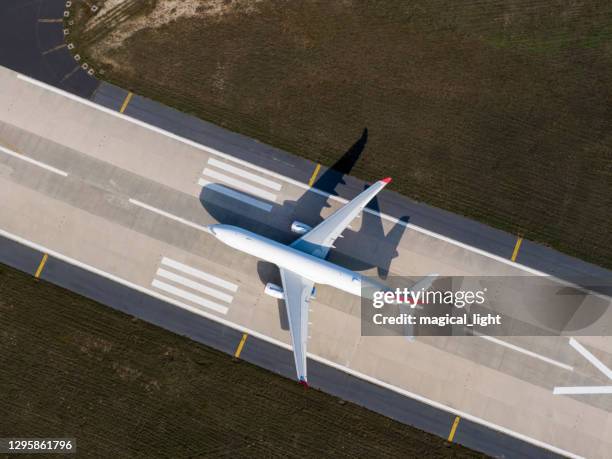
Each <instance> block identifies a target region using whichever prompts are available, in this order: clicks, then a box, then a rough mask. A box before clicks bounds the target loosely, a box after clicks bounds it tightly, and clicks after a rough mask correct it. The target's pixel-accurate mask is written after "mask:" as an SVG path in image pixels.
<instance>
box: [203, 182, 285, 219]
mask: <svg viewBox="0 0 612 459" xmlns="http://www.w3.org/2000/svg"><path fill="white" fill-rule="evenodd" d="M198 185H200V186H201V187H202V188H206V189H207V190H212V191H215V192H217V193H221V194H224V195H226V196H228V197H230V198H233V199H236V200H238V201H241V202H243V203H245V204H248V205H250V206H253V207H257V208H258V209H261V210H264V211H266V212H270V211H271V210H272V207H273V206H272V204H268V203H266V202H263V201H260V200H259V199H255V198H253V197H251V196H249V195H246V194H244V193H241V192H239V191H236V190H232V189H231V188H228V187H226V186H223V185H221V184H220V183H214V182H209V181H208V180H204V179H199V180H198Z"/></svg>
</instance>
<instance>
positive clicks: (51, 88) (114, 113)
mask: <svg viewBox="0 0 612 459" xmlns="http://www.w3.org/2000/svg"><path fill="white" fill-rule="evenodd" d="M15 74H16V76H17V79H19V80H22V81H25V82H26V83H29V84H32V85H34V86H38V87H40V88H43V89H46V90H47V91H50V92H53V93H55V94H58V95H61V96H63V97H66V98H68V99H71V100H73V101H75V102H78V103H80V104H83V105H87V106H88V107H91V108H94V109H96V110H98V111H101V112H104V113H106V114H108V115H111V116H114V117H117V118H120V119H122V120H124V121H128V122H130V123H133V124H135V125H137V126H140V127H143V128H145V129H148V130H150V131H152V132H156V133H158V134H161V135H164V136H166V137H168V138H170V139H173V140H176V141H178V142H181V143H184V144H186V145H189V146H191V147H193V148H196V149H198V150H201V151H204V152H207V153H209V154H211V155H215V156H218V157H220V158H224V159H226V160H228V161H232V162H234V163H236V164H240V165H242V166H244V167H248V168H250V169H252V170H256V171H258V172H261V173H263V174H267V175H269V176H271V177H274V178H277V179H279V180H282V181H284V182H287V183H291V184H292V185H295V186H297V187H299V188H302V189H304V190H307V191H311V192H313V193H317V194H319V195H321V196H325V197H327V198H329V199H333V200H335V201H338V202H340V203H342V204H346V203H347V202H348V200H347V199H344V198H341V197H340V196H335V195H331V194H329V193H326V192H324V191H321V190H318V189H316V188H312V187H310V186H309V185H308V184H306V183H302V182H299V181H297V180H294V179H292V178H290V177H286V176H284V175H282V174H279V173H278V172H274V171H271V170H269V169H266V168H264V167H261V166H257V165H255V164H251V163H250V162H248V161H245V160H243V159H239V158H235V157H233V156H231V155H229V154H228V153H223V152H222V151H219V150H216V149H214V148H212V147H208V146H205V145H202V144H200V143H198V142H195V141H193V140H190V139H187V138H185V137H181V136H179V135H177V134H174V133H173V132H170V131H167V130H165V129H162V128H160V127H157V126H154V125H152V124H149V123H146V122H144V121H141V120H139V119H136V118H132V117H131V116H129V115H126V114H124V113H120V112H117V111H115V110H111V109H109V108H107V107H103V106H102V105H99V104H97V103H95V102H92V101H90V100H88V99H84V98H83V97H80V96H77V95H75V94H71V93H69V92H67V91H64V90H63V89H59V88H56V87H55V86H51V85H49V84H47V83H43V82H42V81H38V80H35V79H34V78H30V77H28V76H26V75H22V74H20V73H17V72H15ZM213 185H215V184H213ZM223 188H225V187H223ZM225 190H227V191H225V194H227V195H230V196H231V195H232V194H231V193H230V192H231V191H233V190H229V189H227V188H225ZM217 191H220V192H222V193H223V192H224V191H221V190H217ZM234 197H236V196H234ZM237 199H239V198H237ZM255 201H257V200H255ZM251 204H252V205H256V204H254V203H251ZM260 206H261V204H260ZM260 206H257V207H260ZM260 208H262V209H264V210H266V211H267V212H269V211H270V210H271V209H272V206H271V205H267V208H264V207H260ZM364 212H368V213H370V214H372V215H376V216H379V217H380V218H383V219H385V220H387V221H390V222H392V223H393V224H396V225H397V224H399V225H402V226H404V227H406V228H409V229H413V230H415V231H418V232H420V233H422V234H425V235H427V236H431V237H434V238H436V239H440V240H441V241H444V242H448V243H449V244H453V245H455V246H457V247H460V248H463V249H466V250H469V251H471V252H474V253H476V254H478V255H482V256H485V257H488V258H491V259H492V260H495V261H498V262H500V263H504V264H506V265H510V266H513V267H515V268H518V269H521V270H523V271H525V272H528V273H530V274H534V275H536V276H549V277H550V278H551V279H554V280H555V281H556V282H558V283H560V284H563V285H567V286H571V287H574V288H578V289H579V290H582V291H585V292H587V293H589V294H591V295H594V296H597V297H600V298H604V299H606V300H608V299H609V297H607V296H605V295H602V294H600V293H597V292H593V291H591V290H588V289H585V288H583V287H581V286H579V285H576V284H573V283H571V282H567V281H565V280H563V279H560V278H558V277H556V276H552V275H550V274H547V273H545V272H543V271H539V270H537V269H534V268H530V267H529V266H525V265H522V264H520V263H516V262H513V261H512V260H510V259H507V258H505V257H502V256H499V255H495V254H494V253H490V252H487V251H486V250H483V249H479V248H478V247H474V246H472V245H469V244H465V243H463V242H460V241H457V240H455V239H452V238H450V237H447V236H444V235H442V234H439V233H436V232H435V231H430V230H428V229H425V228H422V227H420V226H417V225H414V224H412V223H406V222H405V221H403V220H400V219H398V218H395V217H392V216H390V215H387V214H385V213H382V212H376V211H373V210H371V209H368V208H365V209H364Z"/></svg>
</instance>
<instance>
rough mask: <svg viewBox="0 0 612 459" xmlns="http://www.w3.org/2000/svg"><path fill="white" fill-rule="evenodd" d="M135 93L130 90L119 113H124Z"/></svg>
mask: <svg viewBox="0 0 612 459" xmlns="http://www.w3.org/2000/svg"><path fill="white" fill-rule="evenodd" d="M133 95H134V94H132V92H131V91H130V92H128V94H127V96H125V100H124V101H123V105H122V106H121V108H120V109H119V113H123V112H124V111H125V109H126V108H127V106H128V104H129V103H130V100H131V99H132V96H133Z"/></svg>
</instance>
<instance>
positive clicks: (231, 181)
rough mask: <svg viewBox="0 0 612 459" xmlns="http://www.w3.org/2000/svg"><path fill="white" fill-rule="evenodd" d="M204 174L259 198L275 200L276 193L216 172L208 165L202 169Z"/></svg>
mask: <svg viewBox="0 0 612 459" xmlns="http://www.w3.org/2000/svg"><path fill="white" fill-rule="evenodd" d="M203 174H204V175H206V176H208V177H212V178H214V179H216V180H218V181H220V182H223V183H226V184H228V185H231V186H233V187H234V188H237V189H239V190H241V191H246V192H247V193H250V194H252V195H255V196H258V197H260V198H264V199H267V200H268V201H275V200H276V195H275V194H274V193H270V192H269V191H266V190H263V189H261V188H258V187H256V186H254V185H251V184H249V183H246V182H245V181H243V180H239V179H236V178H233V177H230V176H229V175H225V174H222V173H221V172H217V171H216V170H213V169H209V168H208V167H207V168H206V169H204V172H203Z"/></svg>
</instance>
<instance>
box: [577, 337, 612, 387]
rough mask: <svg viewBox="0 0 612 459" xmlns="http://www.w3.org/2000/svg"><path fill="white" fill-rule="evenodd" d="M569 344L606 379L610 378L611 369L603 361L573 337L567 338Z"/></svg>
mask: <svg viewBox="0 0 612 459" xmlns="http://www.w3.org/2000/svg"><path fill="white" fill-rule="evenodd" d="M569 344H570V346H572V347H573V348H574V349H576V350H577V351H578V352H579V353H580V354H581V355H582V356H583V357H584V358H585V359H587V360H588V361H589V362H591V364H592V365H593V366H594V367H595V368H597V369H598V370H599V371H601V372H602V373H603V374H604V376H605V377H606V378H608V379H612V370H610V369H609V368H608V367H607V366H606V365H604V363H603V362H602V361H601V360H599V359H598V358H597V357H595V356H594V355H593V354H591V352H590V351H589V350H588V349H587V348H585V347H584V346H583V345H582V344H580V343H579V342H578V341H576V340H575V339H574V338H570V340H569Z"/></svg>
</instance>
